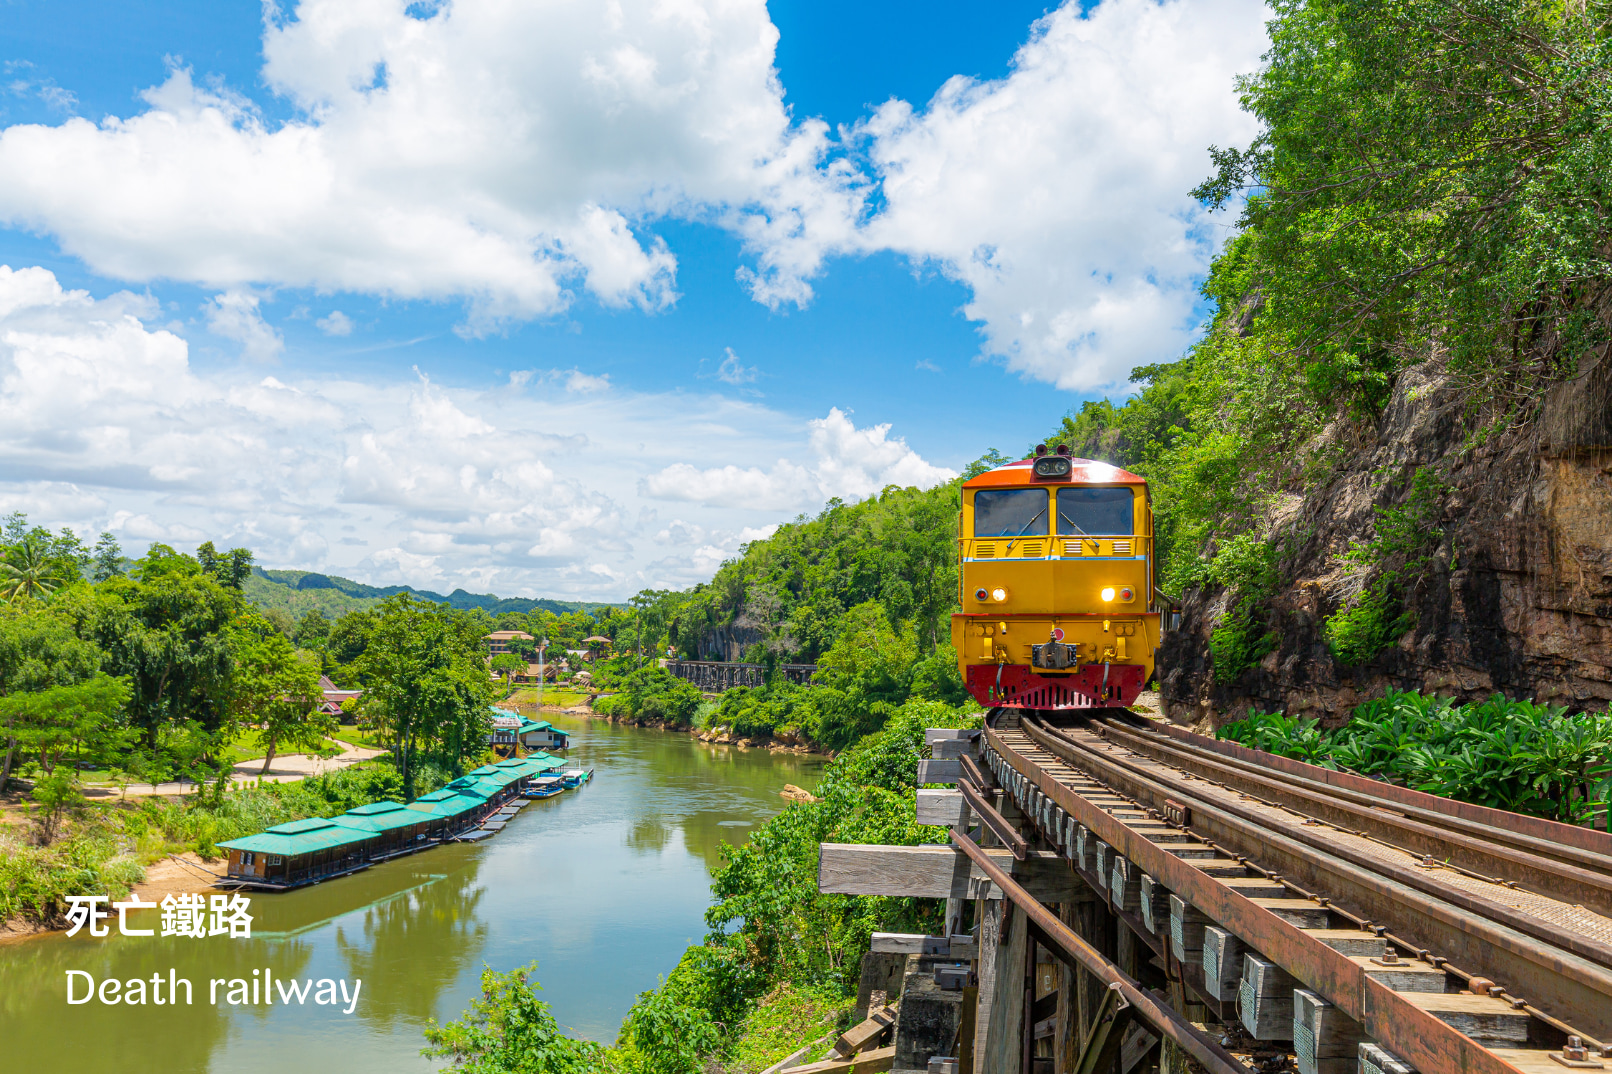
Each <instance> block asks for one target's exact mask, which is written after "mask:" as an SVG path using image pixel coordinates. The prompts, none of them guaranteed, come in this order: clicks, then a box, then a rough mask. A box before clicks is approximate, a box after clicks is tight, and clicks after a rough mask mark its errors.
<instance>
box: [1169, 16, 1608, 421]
mask: <svg viewBox="0 0 1612 1074" xmlns="http://www.w3.org/2000/svg"><path fill="white" fill-rule="evenodd" d="M1273 8H1274V10H1275V15H1276V17H1275V19H1274V20H1273V21H1272V22H1271V23H1269V28H1270V34H1271V50H1270V52H1269V53H1267V54H1266V62H1265V64H1264V65H1263V67H1262V68H1261V70H1260V72H1259V73H1258V74H1256V75H1253V76H1250V77H1248V78H1247V79H1245V80H1244V81H1243V83H1242V86H1241V88H1242V91H1243V101H1244V106H1245V107H1246V108H1247V109H1248V110H1250V111H1252V112H1253V113H1254V114H1255V115H1256V116H1257V117H1258V118H1259V119H1260V120H1261V121H1262V122H1263V124H1264V128H1265V129H1264V131H1263V132H1262V133H1261V134H1260V136H1259V137H1258V138H1256V139H1255V141H1254V143H1253V145H1252V146H1251V147H1250V148H1249V149H1248V150H1247V151H1246V152H1238V151H1236V150H1230V151H1216V153H1215V156H1216V161H1217V164H1218V166H1219V171H1218V174H1217V175H1216V176H1215V177H1214V178H1213V179H1211V180H1210V181H1209V182H1207V183H1205V184H1204V185H1203V186H1202V187H1201V188H1199V190H1198V191H1196V193H1197V195H1198V196H1199V197H1202V198H1206V199H1208V200H1210V201H1213V202H1222V201H1224V200H1225V199H1226V198H1228V197H1229V196H1231V195H1232V194H1234V193H1235V192H1237V191H1239V190H1241V189H1244V188H1245V187H1247V186H1253V187H1256V188H1263V190H1262V191H1261V192H1260V193H1259V194H1257V195H1256V196H1254V197H1252V198H1250V199H1249V201H1248V204H1247V211H1246V213H1245V216H1244V224H1245V226H1246V227H1247V229H1248V232H1247V233H1248V234H1249V235H1250V236H1252V237H1253V239H1254V246H1255V248H1254V251H1253V255H1254V258H1255V260H1256V261H1257V263H1258V269H1257V271H1256V272H1255V274H1254V278H1253V283H1254V285H1255V287H1257V288H1258V289H1259V290H1260V291H1261V292H1263V294H1264V295H1265V296H1266V303H1267V308H1266V313H1265V314H1264V317H1265V319H1266V321H1267V324H1266V329H1265V330H1266V331H1267V332H1269V333H1270V334H1271V335H1273V336H1275V337H1278V338H1280V339H1282V340H1283V343H1284V348H1283V349H1284V350H1286V351H1287V352H1289V353H1290V354H1291V355H1292V356H1293V358H1294V359H1296V360H1298V361H1301V362H1303V363H1304V364H1305V366H1306V374H1307V378H1308V380H1309V381H1310V383H1311V385H1312V388H1313V390H1314V391H1315V393H1316V394H1317V395H1318V396H1319V397H1321V398H1326V399H1342V400H1344V401H1346V402H1352V403H1355V404H1357V405H1359V406H1362V407H1366V408H1373V407H1376V406H1380V405H1381V403H1382V401H1383V399H1384V398H1385V396H1386V388H1387V385H1388V383H1389V381H1390V380H1391V378H1392V376H1393V375H1394V373H1395V372H1396V371H1397V370H1398V369H1399V368H1400V367H1401V366H1402V365H1403V364H1404V362H1405V361H1406V360H1407V359H1409V360H1415V356H1416V355H1417V354H1418V353H1424V352H1425V349H1426V348H1427V347H1428V346H1429V345H1430V344H1431V343H1432V342H1433V341H1435V340H1436V341H1438V343H1439V345H1440V346H1441V347H1442V348H1443V349H1444V350H1445V351H1446V353H1447V354H1448V355H1449V358H1450V361H1451V363H1452V365H1453V366H1454V368H1456V369H1457V370H1459V371H1462V372H1465V373H1467V374H1469V375H1471V376H1473V377H1474V378H1479V379H1484V378H1499V379H1503V380H1505V381H1508V382H1510V383H1511V384H1512V385H1515V386H1517V387H1523V388H1526V387H1529V386H1528V385H1527V384H1526V378H1528V377H1529V376H1533V375H1538V374H1544V375H1545V376H1547V377H1550V376H1559V375H1561V374H1563V373H1566V374H1569V375H1571V374H1572V373H1574V372H1576V369H1577V364H1578V357H1579V355H1580V354H1582V353H1583V352H1584V349H1585V348H1586V347H1587V346H1590V345H1593V344H1595V343H1598V342H1600V341H1601V340H1604V339H1605V338H1606V337H1607V325H1606V324H1605V323H1604V322H1603V320H1602V316H1601V315H1600V314H1599V313H1597V312H1596V311H1595V310H1596V308H1595V307H1593V306H1592V305H1591V304H1589V303H1586V302H1585V301H1584V298H1585V296H1586V292H1587V290H1588V289H1589V288H1590V286H1591V285H1592V283H1593V282H1594V281H1596V280H1598V279H1601V278H1604V277H1605V275H1606V274H1607V270H1608V261H1607V257H1606V247H1605V236H1606V231H1607V218H1606V208H1605V205H1606V201H1605V194H1604V190H1605V184H1606V179H1605V176H1606V174H1607V163H1608V161H1609V159H1612V130H1609V128H1608V126H1607V124H1606V122H1605V117H1606V115H1607V113H1608V110H1609V108H1612V77H1609V74H1608V72H1609V71H1612V63H1609V60H1612V56H1609V49H1612V41H1609V40H1608V38H1607V36H1606V34H1605V33H1604V31H1603V27H1604V25H1605V22H1606V18H1607V15H1608V13H1609V11H1608V5H1607V4H1606V2H1605V0H1589V2H1588V3H1587V4H1586V5H1582V6H1578V7H1575V5H1561V4H1517V3H1510V2H1507V0H1470V2H1463V3H1460V4H1457V3H1454V2H1452V0H1404V2H1400V3H1394V4H1386V5H1385V4H1382V3H1375V2H1368V0H1279V2H1277V3H1275V4H1273ZM1551 337H1554V340H1552V342H1554V343H1556V344H1557V346H1556V347H1555V348H1547V349H1536V348H1535V347H1534V346H1533V344H1536V343H1538V342H1541V341H1542V340H1550V339H1551ZM1550 350H1555V358H1554V360H1553V359H1552V356H1551V354H1550V353H1549V351H1550ZM1533 387H1534V388H1536V389H1537V388H1538V387H1539V385H1534V386H1533Z"/></svg>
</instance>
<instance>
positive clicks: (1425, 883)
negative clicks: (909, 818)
mask: <svg viewBox="0 0 1612 1074" xmlns="http://www.w3.org/2000/svg"><path fill="white" fill-rule="evenodd" d="M1021 726H1022V728H1023V730H1024V732H1025V733H1026V734H1027V735H1029V736H1030V737H1031V739H1032V740H1036V735H1037V732H1039V733H1040V734H1043V735H1047V736H1051V737H1052V738H1053V739H1055V740H1056V741H1057V742H1059V743H1062V744H1064V745H1065V746H1066V747H1067V748H1069V749H1073V750H1077V751H1079V752H1081V753H1082V754H1085V755H1086V756H1088V757H1091V758H1094V759H1101V760H1102V761H1103V762H1105V763H1108V764H1111V765H1114V766H1116V767H1117V768H1119V769H1121V770H1123V771H1125V772H1127V773H1129V774H1130V775H1131V776H1132V777H1133V778H1137V779H1141V780H1144V781H1146V782H1147V783H1148V784H1149V789H1150V790H1152V791H1153V792H1154V793H1157V794H1160V795H1165V794H1170V793H1174V794H1175V795H1176V796H1177V797H1183V796H1186V797H1194V799H1195V800H1196V801H1200V802H1202V803H1203V805H1204V807H1205V808H1208V809H1212V810H1215V811H1217V812H1220V813H1223V814H1227V815H1229V816H1232V817H1237V818H1239V819H1241V820H1242V821H1245V822H1247V823H1248V824H1251V825H1254V826H1255V829H1256V830H1254V831H1248V830H1245V831H1244V832H1242V833H1241V834H1244V835H1246V836H1249V837H1251V838H1254V839H1255V840H1268V839H1269V838H1270V835H1269V830H1270V829H1269V821H1267V820H1266V819H1265V818H1263V817H1261V816H1260V815H1259V812H1258V811H1257V810H1255V809H1252V808H1249V807H1246V806H1239V805H1234V804H1232V803H1229V802H1210V801H1208V800H1206V799H1203V798H1201V797H1197V796H1193V795H1192V794H1191V791H1190V790H1187V789H1176V788H1166V787H1165V786H1164V784H1162V783H1159V782H1158V779H1157V774H1156V773H1152V772H1149V771H1148V770H1147V769H1145V768H1144V767H1142V766H1141V765H1139V764H1136V763H1135V762H1133V761H1128V760H1126V759H1125V758H1123V757H1115V756H1105V755H1102V754H1099V753H1097V752H1095V751H1093V750H1092V749H1091V748H1090V747H1089V746H1086V745H1084V744H1082V743H1080V742H1077V741H1075V740H1074V739H1072V738H1070V737H1069V736H1068V735H1065V734H1063V733H1062V732H1060V731H1058V730H1057V729H1056V728H1043V727H1041V726H1040V725H1039V724H1035V723H1034V722H1033V721H1026V722H1025V723H1024V724H1023V725H1021ZM1038 744H1040V743H1039V742H1038ZM1043 748H1045V749H1048V752H1049V753H1052V754H1054V756H1057V755H1058V751H1057V750H1055V749H1050V748H1048V747H1046V746H1043ZM1064 759H1065V760H1069V761H1070V763H1078V762H1075V761H1073V760H1072V759H1070V758H1067V757H1066V758H1064ZM1233 793H1236V792H1235V791H1233ZM1159 804H1160V805H1161V806H1162V804H1163V803H1162V801H1161V802H1160V803H1159ZM1286 838H1289V839H1292V840H1294V841H1296V842H1299V843H1302V844H1304V845H1306V846H1308V847H1311V848H1313V849H1314V850H1315V851H1316V852H1318V853H1320V854H1325V855H1328V856H1330V857H1334V858H1338V859H1340V860H1342V861H1346V862H1348V863H1350V864H1351V865H1354V866H1357V867H1359V868H1361V869H1366V870H1368V871H1370V872H1373V873H1378V874H1380V875H1382V876H1386V877H1389V878H1391V879H1392V880H1394V881H1397V882H1398V883H1400V884H1403V885H1405V886H1406V887H1408V888H1412V889H1414V890H1416V891H1419V892H1422V893H1423V894H1425V895H1426V896H1429V897H1430V898H1432V899H1436V900H1439V901H1441V902H1446V903H1449V904H1450V905H1452V906H1455V907H1459V908H1460V909H1461V910H1464V911H1466V912H1467V913H1469V914H1479V915H1482V916H1483V917H1484V918H1487V919H1489V920H1491V921H1494V922H1497V923H1499V924H1502V925H1504V926H1506V927H1507V928H1509V929H1513V930H1515V931H1516V932H1519V933H1523V934H1525V935H1527V936H1531V937H1533V938H1534V939H1536V940H1540V941H1543V942H1544V943H1547V944H1550V945H1552V946H1553V947H1556V948H1558V949H1559V950H1561V951H1564V952H1570V953H1571V954H1573V955H1576V956H1578V957H1579V958H1581V959H1584V960H1586V961H1588V962H1591V963H1596V964H1598V966H1600V967H1606V968H1607V969H1612V946H1608V945H1606V944H1603V943H1598V942H1596V941H1594V940H1590V939H1586V938H1585V937H1583V936H1579V935H1577V934H1575V933H1573V932H1570V931H1568V930H1566V929H1564V928H1561V927H1559V926H1556V925H1553V924H1551V923H1550V922H1548V921H1542V920H1540V919H1539V918H1537V917H1533V916H1531V915H1528V914H1524V913H1520V912H1518V911H1517V910H1514V909H1512V908H1511V907H1509V906H1505V905H1503V904H1501V903H1498V902H1495V901H1494V900H1492V899H1486V898H1483V897H1482V896H1479V895H1473V894H1471V893H1469V892H1465V891H1460V890H1458V889H1455V888H1451V887H1449V886H1447V885H1445V884H1442V883H1440V882H1439V881H1438V879H1437V876H1436V872H1430V871H1429V870H1426V869H1422V868H1419V867H1417V866H1414V865H1396V864H1394V863H1392V862H1387V861H1383V860H1382V859H1380V858H1375V857H1372V856H1371V855H1369V854H1365V853H1362V852H1360V851H1357V850H1354V849H1352V848H1349V847H1344V846H1338V845H1337V844H1335V843H1332V842H1329V841H1328V840H1327V839H1326V838H1325V837H1324V836H1323V835H1322V833H1321V832H1319V831H1317V830H1315V829H1303V828H1300V829H1295V830H1293V831H1291V832H1289V833H1288V834H1287V836H1286ZM1469 931H1470V930H1469ZM1501 946H1502V947H1503V948H1509V949H1511V950H1512V953H1514V954H1519V955H1522V956H1523V957H1525V958H1531V959H1534V956H1535V955H1536V954H1540V953H1541V952H1538V950H1537V948H1536V947H1535V946H1534V945H1529V944H1521V945H1518V944H1516V943H1515V942H1513V943H1510V944H1501ZM1534 960H1535V961H1538V959H1534ZM1545 964H1546V965H1551V964H1550V963H1545ZM1551 968H1552V969H1553V970H1555V971H1556V972H1558V973H1560V972H1563V971H1562V970H1561V969H1560V968H1558V967H1556V966H1555V965H1551ZM1598 976H1599V978H1600V990H1602V991H1603V992H1604V994H1605V996H1606V999H1605V1001H1604V1002H1606V1003H1607V1004H1608V1009H1609V1010H1612V973H1606V972H1601V973H1600V974H1598Z"/></svg>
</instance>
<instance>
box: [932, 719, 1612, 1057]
mask: <svg viewBox="0 0 1612 1074" xmlns="http://www.w3.org/2000/svg"><path fill="white" fill-rule="evenodd" d="M979 756H980V762H981V763H980V765H979V766H978V768H977V769H975V770H974V772H973V774H972V778H971V777H970V775H969V773H968V771H967V769H968V767H969V766H968V765H965V776H964V779H963V783H964V785H965V794H970V795H972V796H973V798H974V799H975V800H978V801H980V804H982V805H983V806H984V807H985V809H986V810H990V811H992V812H996V811H995V810H993V809H992V806H991V803H992V802H999V803H1000V802H1002V800H1003V799H1004V798H1005V799H1007V800H1010V801H1011V802H1012V803H1013V804H1014V806H1016V807H1017V812H1021V813H1022V815H1023V819H1022V820H1020V819H1019V818H1018V817H1012V821H1005V820H1004V817H1003V816H1002V813H1003V812H1005V813H1007V814H1009V815H1011V814H1013V813H1014V812H1015V810H1013V809H1010V808H1008V807H1007V806H1006V805H1005V803H1004V804H1003V805H1002V811H1001V812H996V816H994V817H990V816H986V814H985V813H984V812H982V811H981V810H979V809H976V810H975V811H976V813H978V814H979V815H981V816H982V817H984V818H985V819H986V820H987V824H986V827H987V828H995V827H1003V826H1005V825H1006V824H1009V823H1012V822H1013V821H1017V822H1018V824H1019V825H1022V826H1023V827H1025V828H1027V829H1028V830H1027V831H1025V832H1024V833H1023V834H1024V835H1025V836H1028V837H1029V838H1027V839H1021V842H1020V843H1019V845H1018V848H1017V849H1015V853H1016V854H1018V853H1022V852H1026V851H1027V850H1030V849H1037V848H1040V849H1046V848H1051V849H1053V850H1056V851H1058V852H1060V853H1062V854H1064V855H1066V856H1067V857H1069V858H1070V859H1072V860H1073V862H1074V867H1075V870H1076V871H1077V873H1078V874H1079V875H1080V876H1081V877H1082V878H1083V879H1084V880H1085V881H1086V882H1087V883H1088V884H1089V885H1090V886H1091V887H1092V888H1094V889H1095V890H1097V891H1098V892H1100V893H1101V895H1102V898H1103V901H1104V902H1105V903H1106V904H1107V905H1108V907H1109V909H1110V910H1111V911H1112V912H1113V913H1114V914H1115V915H1116V916H1117V917H1118V918H1120V919H1121V920H1122V921H1123V922H1124V923H1125V924H1126V925H1128V926H1129V928H1130V931H1131V932H1132V933H1134V934H1135V936H1136V937H1138V938H1139V939H1140V940H1141V941H1143V942H1144V943H1146V945H1147V946H1148V948H1149V949H1150V950H1149V951H1148V952H1147V953H1146V954H1147V955H1148V956H1150V958H1151V960H1152V961H1153V963H1154V965H1155V966H1157V967H1161V968H1163V970H1164V971H1165V974H1166V976H1167V977H1168V978H1169V979H1170V980H1171V981H1175V982H1179V984H1180V986H1181V987H1182V988H1183V989H1184V990H1186V991H1187V992H1189V993H1191V994H1192V997H1193V998H1194V999H1196V1000H1199V1001H1201V1002H1202V1003H1203V1004H1204V1006H1205V1008H1206V1009H1207V1010H1208V1011H1209V1012H1210V1013H1211V1014H1212V1015H1213V1016H1214V1017H1215V1018H1216V1019H1217V1020H1218V1021H1220V1022H1221V1023H1223V1024H1224V1025H1226V1026H1227V1027H1232V1028H1231V1029H1230V1030H1229V1031H1228V1033H1227V1036H1226V1038H1225V1040H1224V1041H1220V1042H1218V1043H1220V1044H1223V1045H1224V1046H1225V1047H1226V1048H1229V1049H1230V1051H1231V1052H1232V1053H1233V1054H1238V1055H1240V1056H1259V1057H1262V1058H1263V1059H1265V1060H1271V1059H1278V1058H1279V1057H1281V1056H1283V1055H1290V1056H1291V1057H1292V1062H1293V1065H1294V1066H1295V1067H1296V1068H1297V1070H1298V1071H1299V1074H1345V1072H1352V1071H1354V1070H1356V1069H1357V1067H1358V1069H1359V1070H1360V1071H1361V1074H1406V1072H1407V1071H1418V1072H1420V1074H1515V1072H1516V1071H1519V1070H1520V1071H1523V1072H1525V1074H1561V1072H1562V1071H1564V1070H1570V1069H1606V1070H1608V1071H1612V837H1608V836H1606V835H1604V834H1602V833H1595V832H1589V831H1587V830H1584V829H1576V828H1571V827H1569V826H1566V825H1559V824H1554V823H1552V822H1548V821H1538V820H1534V819H1532V818H1519V817H1516V816H1514V815H1512V814H1506V813H1501V812H1499V811H1495V810H1484V809H1481V808H1477V807H1471V806H1462V805H1458V804H1456V803H1450V802H1448V801H1446V800H1442V799H1436V798H1433V797H1432V796H1429V795H1420V794H1417V793H1416V792H1411V791H1406V790H1404V789H1402V788H1391V787H1387V786H1385V785H1379V784H1376V783H1374V782H1373V781H1369V780H1364V779H1362V778H1360V777H1356V776H1348V775H1345V774H1334V773H1324V772H1322V771H1321V770H1317V769H1313V768H1310V766H1306V765H1300V764H1297V763H1295V762H1290V761H1285V760H1282V759H1277V758H1270V757H1268V756H1267V755H1263V754H1255V753H1254V752H1253V751H1248V750H1242V749H1241V748H1239V747H1235V746H1230V745H1229V744H1225V743H1217V742H1211V741H1206V740H1203V739H1200V738H1197V736H1191V735H1187V734H1185V733H1183V732H1179V731H1177V730H1175V729H1173V728H1152V727H1139V726H1137V725H1136V724H1134V723H1132V722H1130V721H1129V720H1127V719H1123V718H1119V717H1118V716H1115V715H1108V716H1106V717H1105V716H1104V715H1102V714H1094V715H1093V716H1092V717H1091V718H1089V719H1087V720H1085V721H1083V722H1080V723H1077V724H1075V725H1072V726H1054V725H1052V724H1050V723H1048V722H1045V721H1044V720H1041V719H1038V718H1036V717H1035V716H1034V715H1032V714H1021V713H1020V712H1018V711H1015V710H998V711H997V713H996V714H995V715H994V717H993V718H992V719H991V720H989V721H988V726H987V730H986V732H985V734H984V736H983V740H982V743H981V752H980V755H979ZM974 783H979V784H983V785H982V786H972V784H974ZM971 804H972V803H971ZM992 822H994V823H992ZM954 841H955V842H958V844H959V845H963V844H965V843H967V844H968V846H966V847H965V849H971V848H972V843H970V842H969V841H968V840H967V839H966V837H960V836H954ZM1002 842H1003V843H1004V845H1007V846H1008V847H1009V848H1010V849H1012V848H1014V844H1013V842H1012V841H1011V840H1009V839H1004V840H1002ZM1189 1050H1191V1051H1193V1052H1194V1054H1197V1051H1196V1049H1189Z"/></svg>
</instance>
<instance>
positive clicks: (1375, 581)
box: [1325, 468, 1446, 665]
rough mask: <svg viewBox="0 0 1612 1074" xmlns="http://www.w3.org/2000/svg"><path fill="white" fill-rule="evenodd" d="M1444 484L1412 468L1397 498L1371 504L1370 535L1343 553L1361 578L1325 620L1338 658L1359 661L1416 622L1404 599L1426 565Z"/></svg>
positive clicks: (1434, 539)
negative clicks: (1355, 591) (1375, 505)
mask: <svg viewBox="0 0 1612 1074" xmlns="http://www.w3.org/2000/svg"><path fill="white" fill-rule="evenodd" d="M1445 489H1446V486H1445V485H1444V483H1443V481H1441V480H1440V479H1439V478H1438V477H1437V476H1435V475H1434V474H1433V473H1431V472H1430V471H1428V470H1425V469H1421V468H1418V469H1417V470H1416V472H1415V474H1414V475H1413V476H1412V478H1411V484H1410V488H1409V490H1408V491H1407V492H1406V494H1405V498H1404V501H1403V503H1401V504H1398V505H1396V506H1393V507H1379V508H1377V511H1376V513H1377V525H1376V530H1377V533H1376V536H1374V537H1373V538H1372V539H1371V540H1369V541H1366V542H1358V541H1357V542H1355V544H1354V545H1353V546H1352V547H1351V548H1350V550H1349V551H1348V552H1347V553H1345V555H1344V557H1343V558H1344V563H1345V564H1346V565H1347V566H1348V568H1349V570H1350V571H1351V573H1353V574H1355V575H1356V576H1358V577H1361V578H1362V579H1363V581H1362V585H1361V588H1360V592H1359V593H1358V594H1357V595H1356V596H1355V597H1354V599H1353V600H1351V601H1349V602H1348V603H1346V604H1345V605H1344V606H1343V607H1342V608H1340V609H1338V611H1337V612H1336V613H1335V614H1334V615H1332V616H1330V617H1329V618H1328V619H1327V622H1326V627H1325V631H1326V639H1327V644H1328V645H1330V646H1331V648H1332V652H1333V654H1334V655H1335V656H1337V658H1338V662H1339V663H1341V664H1345V665H1355V664H1363V663H1365V662H1366V661H1367V660H1370V659H1371V658H1372V657H1374V656H1376V655H1377V654H1378V653H1380V652H1382V651H1383V650H1384V649H1386V648H1388V647H1389V646H1390V645H1392V644H1393V643H1394V641H1395V640H1396V639H1397V638H1399V637H1400V636H1401V635H1403V634H1404V633H1405V632H1406V631H1407V630H1410V629H1411V628H1412V627H1414V626H1415V625H1416V613H1415V611H1414V609H1412V608H1411V607H1410V606H1409V604H1408V601H1409V598H1410V596H1411V595H1412V594H1413V592H1414V589H1415V587H1416V585H1417V584H1418V583H1420V582H1421V581H1422V580H1423V579H1425V577H1426V576H1427V573H1428V571H1429V570H1430V569H1431V567H1432V563H1433V553H1434V552H1435V551H1436V550H1437V548H1438V543H1439V539H1440V537H1441V536H1442V532H1441V531H1440V529H1439V527H1438V519H1439V515H1440V514H1441V513H1442V511H1443V503H1442V501H1443V496H1444V492H1445Z"/></svg>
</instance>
